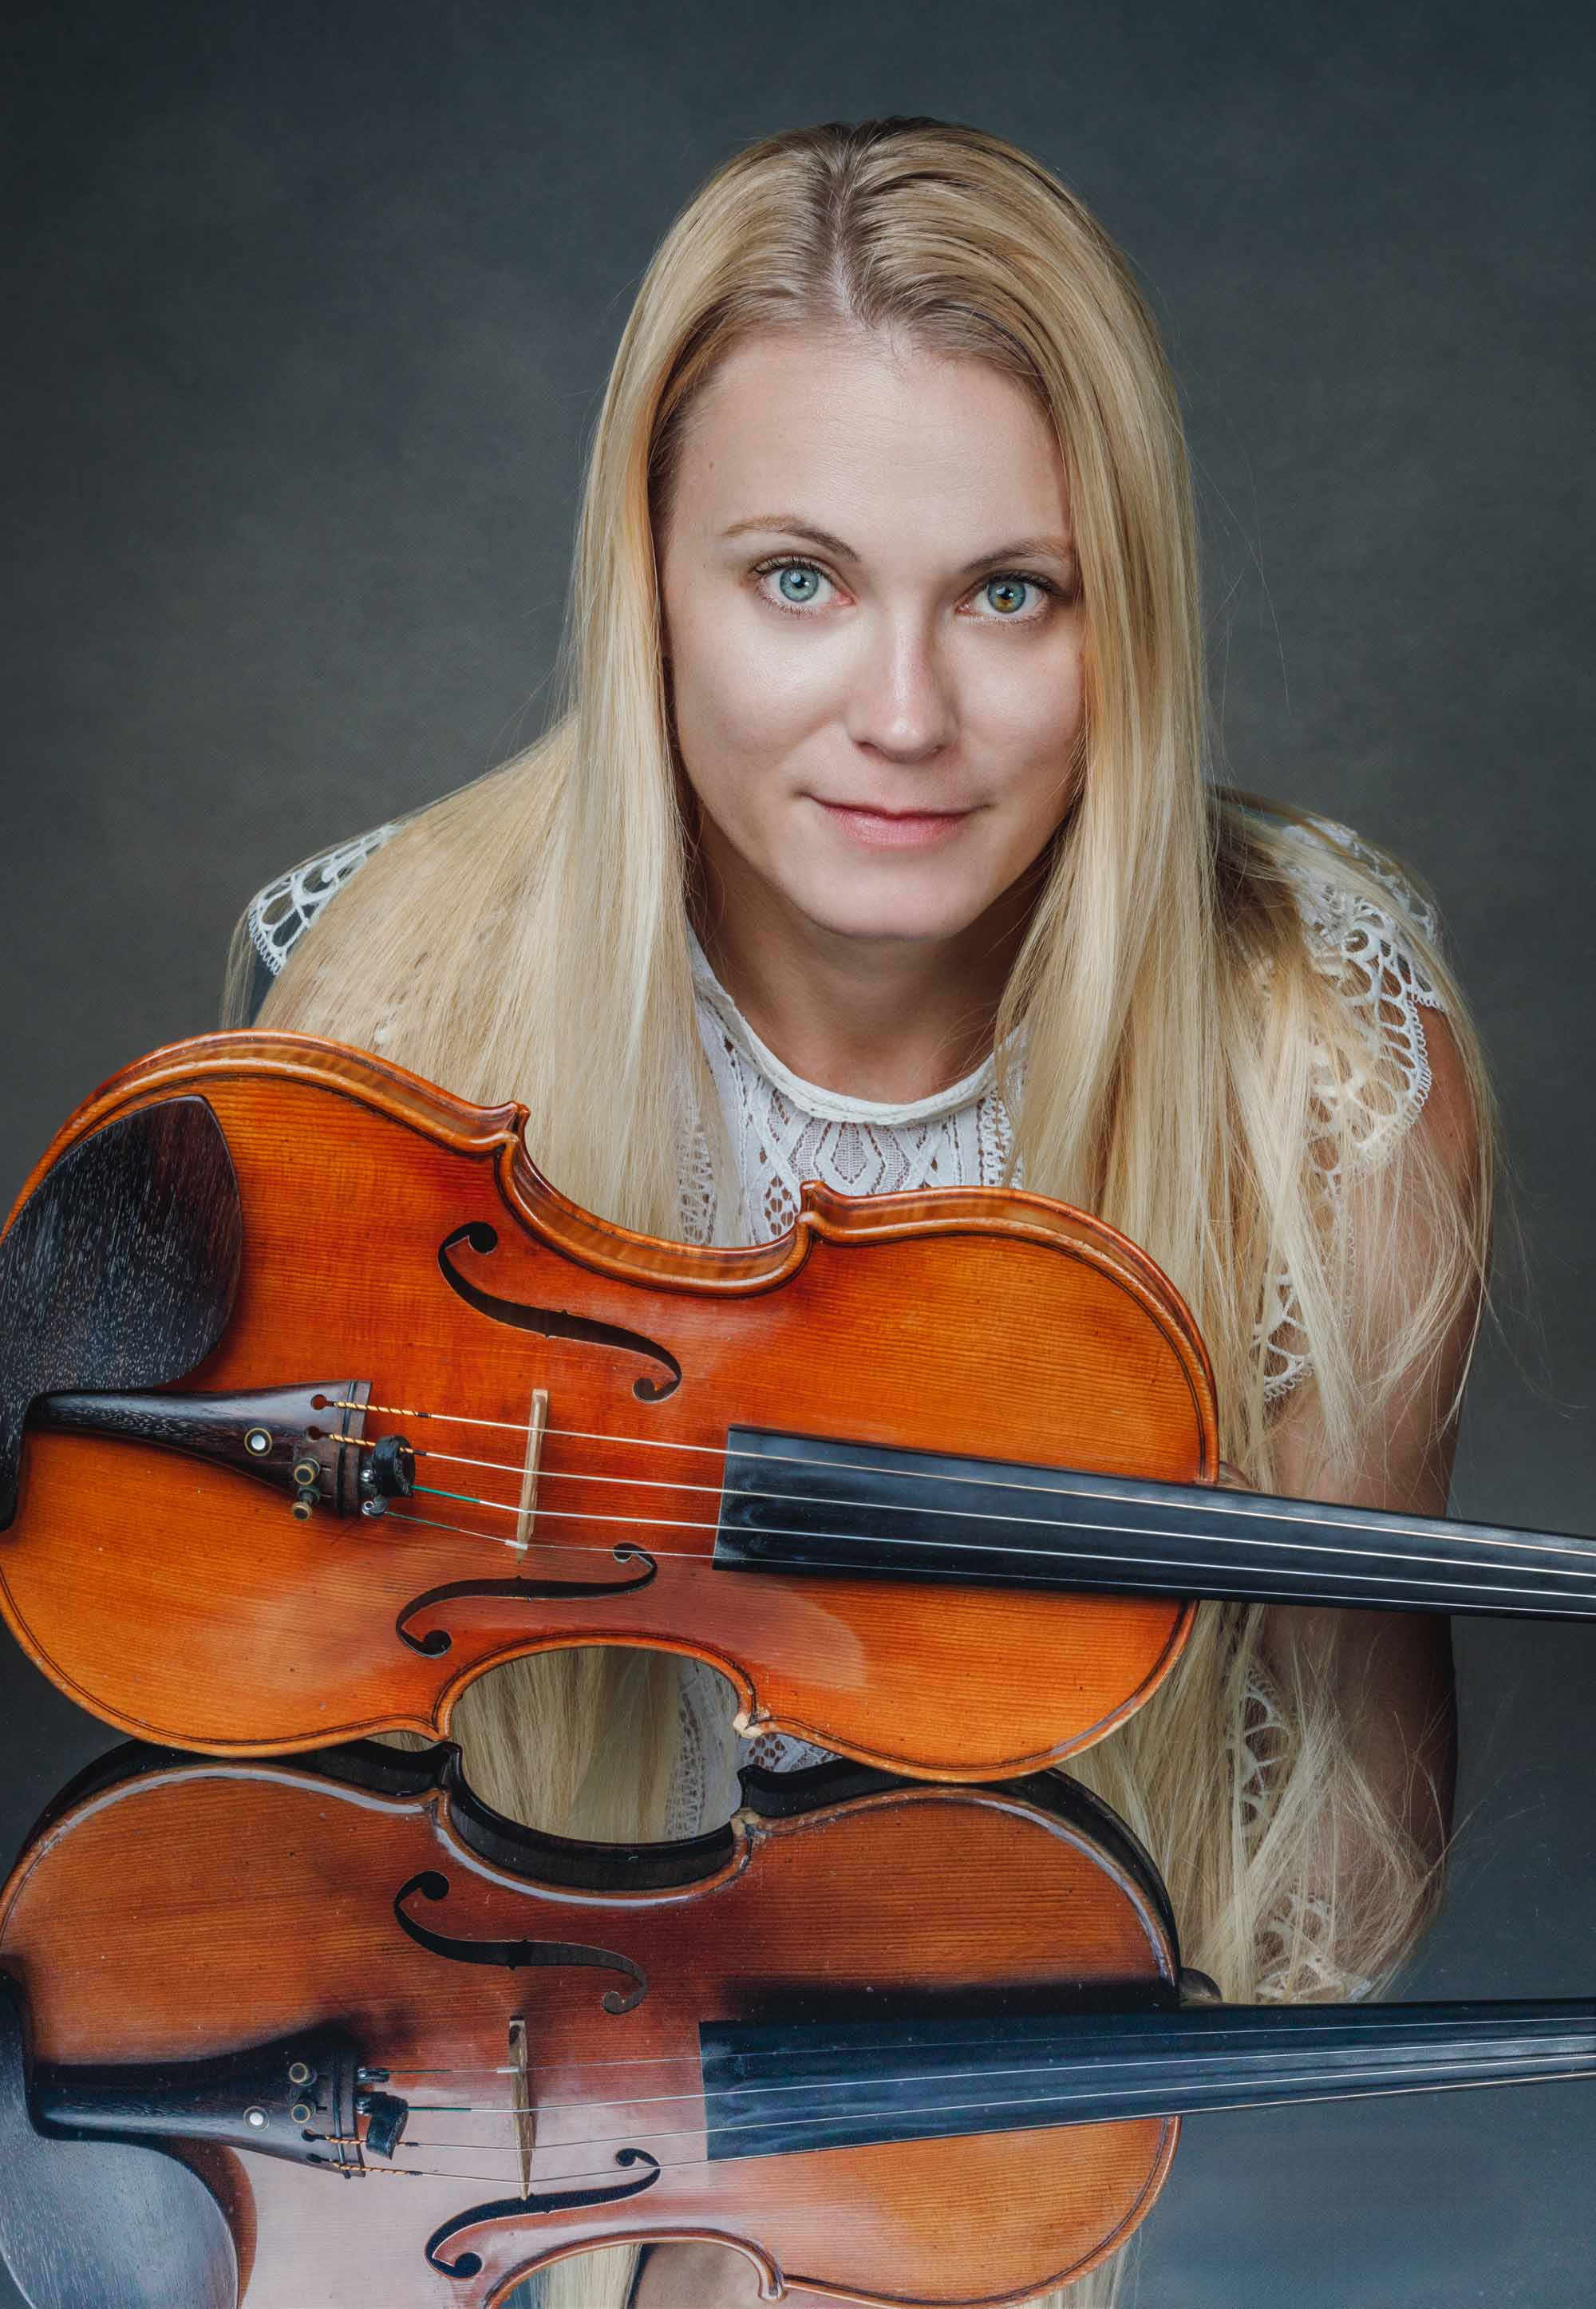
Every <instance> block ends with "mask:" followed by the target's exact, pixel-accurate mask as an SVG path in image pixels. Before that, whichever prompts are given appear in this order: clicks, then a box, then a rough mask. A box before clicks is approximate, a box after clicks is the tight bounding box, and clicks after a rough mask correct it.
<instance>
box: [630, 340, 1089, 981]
mask: <svg viewBox="0 0 1596 2309" xmlns="http://www.w3.org/2000/svg"><path fill="white" fill-rule="evenodd" d="M660 563H661V583H662V587H663V594H664V609H665V623H666V643H667V649H668V653H669V662H670V672H671V679H672V690H673V699H674V706H675V717H676V731H677V743H678V745H679V747H680V749H681V756H682V760H683V764H684V765H685V767H686V774H687V776H688V778H689V780H690V782H691V783H692V785H693V788H694V792H695V794H696V795H697V798H698V801H699V805H700V809H701V815H702V820H703V846H704V851H705V854H706V858H707V861H708V863H709V866H710V868H711V870H712V873H713V875H714V877H715V878H716V880H717V882H718V883H719V884H720V887H721V889H722V891H723V893H724V894H725V895H726V897H727V898H728V900H729V902H731V903H733V904H737V903H738V902H739V900H740V901H742V902H745V903H752V904H767V905H768V904H776V905H778V906H781V907H782V908H784V909H789V910H791V912H795V913H796V914H797V915H798V916H799V917H801V918H803V920H804V921H807V923H809V924H811V925H813V926H815V928H817V929H819V930H823V931H825V932H830V933H833V934H841V935H842V936H845V937H850V938H891V939H935V938H953V937H956V936H957V935H958V934H959V933H960V932H961V931H963V930H968V929H969V928H970V927H971V925H972V924H973V923H975V922H976V921H979V918H980V916H981V915H983V914H984V913H985V912H987V911H988V908H989V907H991V906H992V905H993V904H994V903H995V901H996V900H997V899H998V898H999V897H1001V895H1002V894H1003V893H1004V892H1005V890H1007V889H1009V888H1010V886H1012V885H1013V884H1014V882H1015V881H1016V880H1017V878H1019V877H1020V876H1022V875H1023V873H1024V872H1025V869H1027V867H1029V866H1030V865H1031V864H1032V862H1033V861H1034V860H1036V858H1037V856H1038V855H1039V853H1040V851H1041V850H1042V849H1043V847H1044V846H1045V844H1046V843H1047V842H1048V837H1049V835H1051V834H1052V833H1053V832H1054V830H1055V829H1056V827H1057V826H1058V824H1059V823H1060V821H1061V819H1062V818H1063V817H1064V815H1065V810H1066V809H1067V807H1068V805H1069V802H1070V800H1071V798H1072V770H1071V763H1072V757H1073V748H1074V741H1075V739H1076V736H1077V734H1078V732H1079V730H1080V726H1081V653H1082V637H1083V618H1082V610H1081V607H1080V602H1079V580H1078V575H1077V570H1076V563H1075V557H1074V540H1073V537H1072V532H1071V528H1070V509H1069V505H1068V500H1067V495H1066V490H1065V475H1064V469H1063V465H1062V463H1061V461H1060V458H1059V455H1058V452H1057V446H1056V445H1055V443H1054V440H1053V438H1052V436H1051V433H1050V431H1049V429H1048V427H1047V425H1046V424H1045V423H1044V422H1043V420H1042V419H1041V417H1040V415H1039V413H1038V411H1037V409H1036V407H1035V404H1034V403H1033V402H1031V399H1030V398H1029V396H1028V395H1027V394H1026V393H1024V392H1023V391H1022V389H1021V388H1020V386H1019V385H1016V384H1014V382H1013V381H1012V380H1011V379H1010V378H1008V377H1006V376H1002V375H1000V374H999V373H998V372H997V371H996V369H992V368H988V367H986V366H985V365H984V364H983V363H981V362H979V361H976V360H973V359H950V358H947V357H945V356H942V355H938V354H935V353H928V352H925V351H921V350H915V349H912V348H910V347H907V346H902V345H894V344H893V342H891V341H889V340H887V339H885V338H884V337H881V336H878V335H872V334H867V333H857V334H852V335H847V336H842V337H823V336H798V335H782V334H775V335H771V336H766V337H761V338H757V339H753V340H750V341H747V342H744V343H743V344H742V345H740V346H739V347H738V349H737V350H735V351H733V352H732V353H731V354H729V356H728V358H727V359H726V360H725V361H724V362H723V363H722V364H721V366H720V368H719V369H718V370H717V371H716V373H715V375H714V376H713V377H712V379H711V381H710V383H709V385H707V386H706V387H705V389H704V391H703V393H702V394H701V396H700V398H699V400H698V402H697V403H696V405H695V407H694V410H693V411H692V413H691V415H690V417H689V419H688V422H687V426H686V434H685V438H684V440H683V443H682V445H681V450H680V455H679V460H678V463H677V473H676V478H675V484H674V489H673V491H672V495H671V498H670V503H669V508H668V512H667V515H666V520H665V524H664V535H663V538H662V540H661V545H660Z"/></svg>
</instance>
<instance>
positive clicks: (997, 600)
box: [981, 577, 1031, 618]
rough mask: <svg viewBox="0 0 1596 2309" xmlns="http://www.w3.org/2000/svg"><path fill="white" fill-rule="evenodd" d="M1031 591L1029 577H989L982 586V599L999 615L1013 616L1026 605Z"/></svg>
mask: <svg viewBox="0 0 1596 2309" xmlns="http://www.w3.org/2000/svg"><path fill="white" fill-rule="evenodd" d="M1030 591H1031V580H1030V578H1029V577H988V580H987V582H986V584H984V585H983V586H982V587H981V599H982V600H983V601H985V602H986V604H987V607H988V609H990V610H996V611H997V612H998V614H999V616H1001V617H1005V618H1012V617H1013V616H1014V612H1015V611H1016V610H1022V609H1023V608H1024V606H1025V596H1026V594H1027V593H1028V592H1030Z"/></svg>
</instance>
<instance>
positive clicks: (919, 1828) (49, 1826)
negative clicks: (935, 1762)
mask: <svg viewBox="0 0 1596 2309" xmlns="http://www.w3.org/2000/svg"><path fill="white" fill-rule="evenodd" d="M743 1777H744V1789H745V1797H746V1802H745V1805H744V1808H743V1810H742V1811H741V1812H739V1814H738V1817H737V1819H736V1820H734V1821H732V1822H731V1823H729V1825H727V1826H726V1827H724V1828H721V1829H717V1830H715V1831H714V1832H712V1834H710V1835H707V1836H703V1837H699V1838H694V1839H693V1840H691V1841H689V1842H682V1843H677V1844H666V1845H656V1846H595V1845H587V1844H578V1843H573V1842H570V1841H566V1840H565V1839H561V1838H551V1837H548V1836H540V1835H538V1834H535V1833H534V1832H533V1831H531V1830H528V1829H520V1828H517V1827H515V1826H513V1824H512V1823H510V1822H509V1821H507V1820H504V1819H502V1818H499V1817H497V1816H496V1815H495V1814H494V1813H492V1812H488V1811H487V1809H486V1808H485V1807H484V1806H483V1805H482V1804H481V1803H479V1801H478V1800H477V1799H476V1798H474V1797H473V1796H472V1795H471V1794H470V1791H469V1789H467V1788H466V1787H465V1786H464V1785H463V1784H462V1779H461V1777H460V1773H459V1769H458V1763H457V1759H456V1754H455V1751H453V1750H451V1749H448V1748H445V1747H440V1748H435V1749H433V1750H430V1751H425V1752H421V1753H404V1752H401V1751H393V1750H391V1749H384V1748H382V1747H378V1746H375V1745H374V1744H372V1743H365V1744H362V1745H358V1746H354V1747H351V1748H349V1749H346V1750H343V1751H331V1752H328V1753H324V1754H323V1755H321V1756H319V1757H317V1758H315V1760H310V1761H306V1760H298V1759H295V1760H289V1761H281V1762H275V1763H274V1762H271V1761H254V1762H248V1763H239V1762H232V1763H229V1762H227V1761H224V1760H212V1761H203V1762H201V1761H196V1760H193V1759H190V1758H185V1757H182V1756H179V1755H177V1754H175V1753H172V1752H168V1753H165V1754H161V1753H158V1752H154V1751H149V1750H145V1749H141V1748H138V1747H136V1746H135V1747H133V1748H129V1749H125V1750H122V1751H118V1752H117V1753H116V1755H114V1756H113V1757H112V1758H110V1759H109V1760H107V1761H106V1762H105V1763H104V1764H102V1765H100V1766H98V1767H95V1768H93V1769H91V1772H90V1773H88V1774H86V1775H85V1776H84V1777H82V1779H81V1780H80V1781H79V1782H78V1783H77V1785H76V1786H75V1788H74V1789H73V1790H71V1791H69V1792H68V1794H67V1796H66V1797H65V1799H63V1800H62V1801H61V1802H60V1803H57V1805H56V1807H55V1808H54V1809H53V1811H52V1812H51V1813H50V1814H49V1815H47V1818H46V1820H45V1821H44V1822H43V1823H42V1825H41V1827H40V1829H39V1831H38V1832H37V1833H36V1835H35V1837H34V1838H33V1839H32V1841H31V1843H30V1846H28V1848H27V1849H26V1850H25V1851H24V1853H23V1855H22V1858H21V1859H20V1860H19V1862H18V1864H17V1865H16V1868H15V1870H14V1871H13V1874H12V1877H11V1879H10V1881H9V1882H8V1884H7V1885H6V1886H5V1888H4V1892H0V1971H3V1973H4V1979H5V1981H6V1983H7V1984H8V1989H7V1993H6V1995H5V1996H4V1998H0V2158H3V2159H4V2169H5V2171H6V2173H7V2175H8V2185H7V2187H6V2189H5V2191H4V2192H3V2193H0V2258H3V2259H4V2262H5V2263H6V2265H7V2266H8V2267H9V2268H10V2269H11V2270H12V2272H13V2275H14V2276H15V2277H16V2279H17V2281H18V2283H19V2285H20V2287H21V2288H22V2292H23V2295H24V2296H25V2298H27V2299H28V2301H29V2302H30V2304H31V2309H107V2305H108V2303H111V2302H115V2303H116V2309H171V2304H172V2303H173V2302H174V2301H175V2300H181V2301H182V2302H183V2303H184V2305H185V2309H237V2305H238V2304H240V2303H241V2304H243V2305H244V2309H370V2305H371V2304H372V2303H373V2302H377V2301H380V2302H381V2303H382V2304H383V2305H384V2309H487V2305H489V2304H491V2303H495V2302H499V2301H502V2300H503V2299H504V2297H505V2293H506V2292H507V2290H508V2288H509V2287H511V2286H512V2285H513V2283H515V2282H516V2281H517V2280H518V2279H520V2278H522V2277H523V2276H525V2275H526V2274H528V2273H529V2272H530V2271H531V2270H535V2269H537V2268H539V2267H540V2266H541V2265H543V2264H544V2263H546V2262H548V2261H553V2260H556V2259H558V2258H560V2257H561V2256H563V2255H565V2254H566V2253H575V2252H579V2251H582V2250H585V2249H587V2248H589V2247H592V2246H597V2245H602V2244H625V2243H627V2242H633V2241H641V2240H647V2239H654V2240H681V2239H695V2240H698V2241H701V2242H702V2241H706V2240H708V2241H714V2242H719V2243H720V2244H724V2245H725V2246H726V2247H727V2248H728V2249H729V2250H733V2251H737V2252H739V2253H743V2254H745V2255H746V2257H747V2259H748V2260H749V2261H751V2262H753V2264H754V2266H755V2269H756V2270H757V2271H758V2273H759V2276H760V2279H761V2282H762V2285H763V2294H764V2297H765V2298H767V2299H779V2298H782V2297H785V2296H786V2295H787V2294H789V2293H795V2294H798V2295H802V2294H803V2293H805V2292H806V2291H808V2292H814V2291H824V2292H832V2293H842V2294H844V2295H846V2296H848V2297H850V2298H851V2299H857V2300H859V2301H863V2302H883V2303H884V2302H889V2301H890V2302H892V2303H894V2304H899V2305H903V2309H911V2305H913V2304H915V2303H926V2304H931V2303H936V2304H939V2305H942V2309H947V2305H950V2304H955V2303H962V2302H976V2301H979V2302H981V2303H985V2304H997V2303H1001V2302H1018V2301H1022V2300H1030V2299H1031V2298H1032V2297H1034V2296H1036V2295H1037V2294H1039V2293H1042V2292H1045V2291H1047V2290H1048V2288H1050V2287H1054V2286H1057V2285H1061V2284H1065V2283H1067V2282H1068V2281H1069V2280H1071V2279H1074V2277H1076V2276H1079V2275H1080V2274H1082V2273H1083V2271H1084V2270H1087V2269H1089V2268H1091V2266H1092V2265H1093V2263H1094V2262H1096V2261H1098V2260H1100V2258H1101V2257H1102V2256H1103V2255H1104V2254H1106V2253H1109V2252H1110V2251H1112V2250H1113V2249H1114V2248H1115V2247H1117V2245H1119V2244H1122V2243H1123V2242H1124V2241H1125V2239H1126V2237H1127V2236H1128V2235H1129V2234H1130V2233H1131V2231H1132V2230H1133V2229H1134V2228H1135V2227H1136V2226H1137V2224H1138V2223H1139V2222H1141V2221H1142V2220H1143V2218H1145V2217H1146V2215H1147V2214H1148V2212H1149V2211H1150V2210H1151V2209H1152V2205H1153V2202H1154V2201H1155V2199H1156V2198H1157V2196H1158V2193H1159V2191H1160V2188H1161V2186H1162V2184H1163V2183H1164V2180H1165V2177H1166V2175H1168V2172H1169V2165H1170V2160H1171V2158H1172V2157H1173V2154H1174V2151H1175V2148H1176V2143H1177V2138H1178V2130H1179V2119H1180V2117H1181V2116H1182V2115H1183V2114H1192V2113H1195V2112H1200V2111H1203V2110H1207V2109H1212V2108H1235V2107H1240V2106H1272V2105H1276V2104H1281V2103H1285V2102H1295V2101H1299V2100H1305V2099H1307V2100H1317V2099H1333V2098H1342V2097H1362V2096H1366V2095H1385V2094H1390V2093H1393V2092H1396V2093H1401V2092H1412V2091H1421V2090H1428V2089H1439V2088H1444V2087H1457V2086H1461V2085H1485V2084H1491V2083H1509V2082H1519V2083H1523V2082H1528V2081H1532V2080H1537V2079H1541V2078H1553V2077H1572V2076H1582V2077H1583V2076H1590V2075H1592V2074H1596V2004H1591V2003H1582V2002H1567V2003H1549V2004H1501V2005H1485V2004H1455V2005H1446V2004H1433V2005H1413V2006H1402V2005H1394V2006H1380V2005H1348V2006H1342V2007H1335V2006H1311V2005H1308V2006H1295V2007H1291V2006H1279V2005H1260V2006H1255V2007H1237V2008H1234V2009H1228V2008H1225V2007H1223V2006H1221V2005H1220V2004H1218V2003H1217V2002H1214V2001H1212V1992H1211V1990H1210V1989H1209V1988H1208V1987H1207V1985H1205V1984H1203V1983H1202V1981H1201V1979H1200V1976H1194V1975H1183V1973H1182V1971H1181V1967H1180V1962H1179V1955H1178V1946H1177V1941H1176V1935H1175V1930H1174V1925H1173V1922H1172V1919H1171V1917H1170V1914H1169V1904H1168V1900H1167V1898H1166V1896H1165V1894H1164V1891H1163V1889H1162V1886H1161V1885H1160V1881H1159V1879H1158V1877H1157V1876H1156V1874H1155V1872H1153V1869H1152V1864H1151V1862H1150V1861H1149V1860H1148V1859H1147V1857H1146V1855H1145V1854H1144V1853H1143V1851H1142V1850H1141V1848H1140V1846H1138V1845H1137V1844H1136V1843H1135V1842H1134V1838H1131V1836H1130V1835H1129V1833H1128V1831H1127V1830H1126V1829H1125V1828H1124V1826H1123V1825H1122V1823H1120V1822H1119V1821H1118V1820H1117V1818H1116V1817H1115V1815H1114V1814H1113V1813H1112V1812H1109V1810H1108V1809H1107V1807H1106V1806H1104V1805H1102V1804H1100V1803H1098V1802H1097V1801H1096V1800H1095V1799H1094V1798H1092V1797H1091V1796H1089V1795H1087V1794H1086V1793H1085V1792H1084V1791H1083V1790H1082V1789H1080V1788H1078V1787H1076V1786H1073V1785H1072V1784H1071V1783H1069V1782H1068V1781H1066V1780H1065V1779H1063V1778H1061V1777H1058V1776H1057V1775H1054V1774H1047V1775H1039V1776H1036V1777H1033V1778H1031V1779H1030V1780H1028V1781H1025V1782H1022V1783H1019V1784H1015V1785H1010V1786H998V1787H993V1788H980V1789H971V1788H960V1787H933V1786H927V1785H925V1784H924V1783H911V1782H904V1781H893V1780H892V1779H889V1778H886V1777H884V1776H882V1775H879V1774H873V1773H868V1772H861V1771H860V1770H859V1769H858V1768H857V1767H854V1766H851V1765H846V1764H831V1765H823V1766H820V1767H818V1768H816V1769H813V1770H811V1771H809V1772H807V1773H802V1774H795V1775H782V1774H774V1773H771V1774H766V1773H761V1772H757V1771H752V1770H750V1771H747V1772H746V1773H745V1774H744V1776H743ZM795 1781H796V1782H797V1783H798V1785H797V1786H794V1785H793V1783H794V1782H795ZM1194 1997H1195V2001H1194ZM118 2158H119V2159H121V2160H123V2167H122V2168H121V2169H118V2168H117V2166H116V2159H118ZM107 2160H110V2161H109V2163H108V2162H107ZM128 2160H131V2162H132V2166H133V2171H132V2173H131V2174H130V2173H129V2172H128V2171H127V2170H126V2169H125V2168H126V2166H127V2163H128ZM141 2168H142V2170H143V2172H144V2174H145V2175H146V2182H147V2185H146V2187H145V2189H144V2190H143V2192H139V2191H138V2190H137V2189H136V2188H135V2186H134V2184H135V2182H136V2181H137V2179H138V2177H139V2173H140V2170H141ZM129 2199H136V2200H138V2201H142V2203H143V2204H144V2206H145V2211H144V2213H143V2216H142V2220H143V2227H144V2231H145V2232H147V2231H148V2229H149V2227H150V2226H151V2222H152V2220H158V2221H159V2222H160V2224H161V2234H160V2235H159V2236H157V2237H155V2238H153V2239H150V2238H148V2236H147V2235H142V2236H141V2240H140V2246H139V2250H138V2251H137V2252H134V2251H131V2250H130V2249H129V2246H128V2244H127V2240H126V2237H125V2235H124V2231H123V2226H122V2221H121V2218H120V2217H119V2216H120V2211H121V2208H122V2205H123V2204H124V2203H125V2201H128V2200H129ZM151 2206H153V2207H154V2208H155V2211H154V2213H153V2214H151V2211H150V2210H149V2208H150V2207H151Z"/></svg>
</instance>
